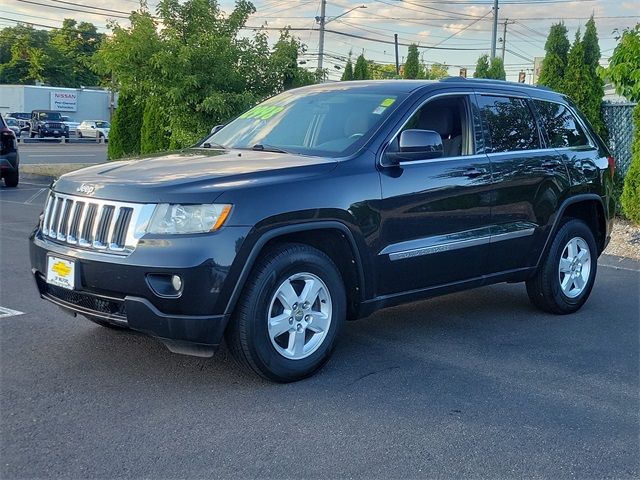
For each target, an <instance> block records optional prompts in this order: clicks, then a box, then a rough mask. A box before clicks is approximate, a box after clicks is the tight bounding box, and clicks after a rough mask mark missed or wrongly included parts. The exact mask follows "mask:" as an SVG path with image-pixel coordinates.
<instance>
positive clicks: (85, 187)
mask: <svg viewBox="0 0 640 480" xmlns="http://www.w3.org/2000/svg"><path fill="white" fill-rule="evenodd" d="M95 191H96V186H95V185H92V184H90V183H83V184H82V185H80V186H79V187H78V188H77V189H76V192H80V193H84V194H85V195H91V194H92V193H93V192H95Z"/></svg>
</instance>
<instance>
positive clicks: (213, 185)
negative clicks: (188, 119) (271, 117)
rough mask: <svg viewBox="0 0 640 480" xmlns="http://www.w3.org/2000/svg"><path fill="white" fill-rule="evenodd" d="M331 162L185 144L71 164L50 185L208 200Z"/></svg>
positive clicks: (107, 194) (147, 198) (142, 197)
mask: <svg viewBox="0 0 640 480" xmlns="http://www.w3.org/2000/svg"><path fill="white" fill-rule="evenodd" d="M336 164H337V162H336V160H333V159H326V158H321V157H306V156H301V155H295V154H283V153H271V152H264V151H252V150H231V151H227V152H221V151H219V150H204V149H191V150H186V151H183V152H177V153H172V154H169V155H162V156H155V157H151V158H143V159H140V160H129V161H121V162H109V163H103V164H100V165H96V166H92V167H88V168H83V169H81V170H76V171H75V172H72V173H67V174H66V175H63V176H62V177H60V179H58V181H57V182H56V183H55V186H54V189H55V190H56V191H57V192H61V193H67V194H70V195H85V194H84V193H80V191H84V192H87V191H90V192H91V193H90V194H89V195H87V196H89V197H95V198H101V199H107V200H120V201H128V202H141V203H180V202H183V203H208V202H213V201H214V200H215V199H216V198H217V197H218V196H219V195H220V194H222V193H223V192H225V191H228V190H231V189H238V188H251V187H253V186H260V185H266V184H269V183H283V182H291V181H297V180H299V179H302V178H306V177H310V176H315V175H321V174H323V173H327V172H329V171H331V170H332V169H333V168H334V167H335V166H336ZM83 184H84V185H85V186H84V188H82V189H81V188H80V187H81V186H82V185H83Z"/></svg>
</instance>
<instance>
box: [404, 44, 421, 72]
mask: <svg viewBox="0 0 640 480" xmlns="http://www.w3.org/2000/svg"><path fill="white" fill-rule="evenodd" d="M403 77H404V78H407V79H413V78H424V68H423V66H422V64H421V63H420V54H419V53H418V45H416V44H415V43H412V44H411V45H409V52H408V53H407V61H406V62H405V63H404V71H403Z"/></svg>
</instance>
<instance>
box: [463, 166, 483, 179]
mask: <svg viewBox="0 0 640 480" xmlns="http://www.w3.org/2000/svg"><path fill="white" fill-rule="evenodd" d="M485 173H487V171H486V170H485V169H484V168H467V170H466V171H465V172H464V175H465V176H466V177H469V178H475V177H479V176H481V175H484V174H485Z"/></svg>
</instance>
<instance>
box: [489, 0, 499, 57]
mask: <svg viewBox="0 0 640 480" xmlns="http://www.w3.org/2000/svg"><path fill="white" fill-rule="evenodd" d="M497 37H498V0H493V31H492V35H491V60H493V59H494V58H496V40H497Z"/></svg>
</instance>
